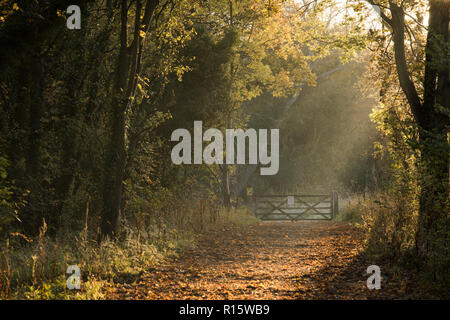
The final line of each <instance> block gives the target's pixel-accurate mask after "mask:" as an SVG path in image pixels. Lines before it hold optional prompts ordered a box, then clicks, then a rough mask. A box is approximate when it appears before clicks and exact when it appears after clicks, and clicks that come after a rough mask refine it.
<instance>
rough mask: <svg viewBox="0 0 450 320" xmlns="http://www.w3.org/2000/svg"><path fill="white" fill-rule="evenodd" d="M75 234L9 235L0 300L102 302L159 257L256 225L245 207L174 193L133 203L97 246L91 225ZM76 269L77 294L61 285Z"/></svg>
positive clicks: (0, 255) (0, 260) (0, 256)
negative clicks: (217, 232)
mask: <svg viewBox="0 0 450 320" xmlns="http://www.w3.org/2000/svg"><path fill="white" fill-rule="evenodd" d="M87 212H88V210H86V224H85V227H84V229H83V230H81V231H79V232H77V233H75V234H74V233H73V232H72V233H71V232H69V231H70V230H69V231H67V232H62V233H61V235H60V236H58V237H56V238H50V237H48V236H47V235H46V230H47V224H46V222H45V221H43V224H42V227H41V229H40V233H39V236H38V237H37V238H35V239H28V238H26V237H25V236H23V235H12V236H11V237H10V238H9V239H8V240H7V241H6V242H5V243H3V244H2V246H1V251H0V297H1V298H4V299H9V298H13V299H102V298H105V292H104V288H105V287H106V286H108V285H111V284H113V283H117V282H120V283H123V282H133V281H136V280H137V279H138V278H139V276H140V275H141V274H142V273H143V272H145V271H146V270H147V269H149V268H150V267H152V266H154V265H155V264H158V263H159V262H160V261H161V260H162V259H165V258H167V257H171V256H176V255H178V254H179V253H180V252H181V251H182V250H183V249H185V248H189V247H192V246H194V245H195V243H196V240H197V237H198V235H201V234H202V233H204V232H207V231H211V230H214V229H220V228H222V227H224V226H226V225H242V224H248V223H252V222H254V221H256V218H254V217H253V216H252V215H251V214H250V212H249V211H247V210H245V209H234V210H229V211H227V210H224V209H223V208H222V207H221V206H219V205H218V204H217V201H214V200H213V199H209V198H204V197H203V198H197V199H190V200H186V199H184V200H183V199H179V198H177V197H175V196H174V195H173V194H167V195H166V196H165V197H161V198H160V199H159V201H141V202H140V203H139V202H136V201H135V202H134V206H132V207H130V208H128V210H127V215H126V216H124V217H122V219H121V228H120V233H119V234H117V237H116V239H109V240H105V241H102V242H101V243H98V242H97V239H98V235H97V231H96V230H97V228H96V226H92V227H91V228H90V226H89V225H88V223H87V221H88V219H87ZM69 265H77V266H79V267H80V269H81V273H82V289H81V291H71V290H68V289H67V286H66V276H67V275H66V269H67V267H68V266H69Z"/></svg>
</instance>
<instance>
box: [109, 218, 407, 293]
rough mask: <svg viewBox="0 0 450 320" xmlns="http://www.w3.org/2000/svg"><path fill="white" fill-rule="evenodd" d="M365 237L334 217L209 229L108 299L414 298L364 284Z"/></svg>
mask: <svg viewBox="0 0 450 320" xmlns="http://www.w3.org/2000/svg"><path fill="white" fill-rule="evenodd" d="M361 242H362V235H361V234H360V232H359V231H358V230H357V229H355V228H353V227H351V226H349V225H347V224H343V223H338V222H329V221H301V222H295V223H292V222H262V223H257V224H254V225H250V226H247V227H244V228H237V227H236V228H228V229H226V230H222V231H220V232H215V233H209V234H206V235H205V236H204V237H202V239H201V241H200V243H199V245H198V246H197V247H196V248H195V249H193V250H189V251H186V252H184V253H183V254H182V255H181V256H180V257H179V258H177V259H172V260H169V261H166V262H165V263H163V264H162V265H160V266H158V268H155V269H153V270H149V272H148V273H146V274H145V275H143V276H142V277H141V279H140V281H139V282H137V283H136V284H131V285H126V284H124V285H120V286H118V287H116V288H115V289H114V290H113V291H112V292H111V293H110V294H109V298H110V299H367V298H369V299H370V298H391V299H392V298H411V297H410V296H408V294H407V293H406V292H407V291H408V290H407V288H406V287H405V286H402V285H401V284H398V283H395V284H391V285H387V284H386V283H383V287H382V290H372V291H370V290H368V289H367V287H366V279H367V277H368V275H366V268H367V266H368V265H369V264H367V263H368V262H367V261H364V259H363V258H361V257H360V255H359V251H360V248H361ZM380 267H381V266H380ZM386 277H387V276H386Z"/></svg>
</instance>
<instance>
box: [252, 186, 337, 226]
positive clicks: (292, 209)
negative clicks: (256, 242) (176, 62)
mask: <svg viewBox="0 0 450 320" xmlns="http://www.w3.org/2000/svg"><path fill="white" fill-rule="evenodd" d="M338 201H339V200H338V194H337V192H335V191H334V192H332V193H330V194H309V195H308V194H306V195H264V196H255V197H254V205H253V209H254V213H255V216H256V217H257V218H259V219H261V220H291V221H297V220H331V219H333V218H334V217H336V215H337V214H338V211H339V202H338Z"/></svg>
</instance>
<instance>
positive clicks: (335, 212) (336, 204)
mask: <svg viewBox="0 0 450 320" xmlns="http://www.w3.org/2000/svg"><path fill="white" fill-rule="evenodd" d="M338 213H339V194H338V193H337V191H333V218H336V216H337V215H338Z"/></svg>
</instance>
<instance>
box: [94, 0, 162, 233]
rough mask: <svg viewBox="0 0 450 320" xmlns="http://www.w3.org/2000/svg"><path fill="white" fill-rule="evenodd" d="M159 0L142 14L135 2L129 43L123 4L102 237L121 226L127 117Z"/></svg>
mask: <svg viewBox="0 0 450 320" xmlns="http://www.w3.org/2000/svg"><path fill="white" fill-rule="evenodd" d="M158 5H159V0H147V1H146V5H145V13H144V14H143V15H141V11H142V4H141V0H136V2H135V6H136V8H135V21H134V31H133V41H132V43H131V44H130V46H128V11H129V9H130V8H129V6H128V1H127V0H122V1H121V4H120V18H121V29H120V51H119V60H118V68H117V73H116V81H115V85H114V90H113V91H114V93H113V97H112V107H113V112H112V133H111V138H110V142H109V145H108V147H107V151H106V157H105V176H104V184H103V213H102V223H101V233H102V234H101V236H102V238H106V237H110V238H111V237H113V236H114V235H115V234H116V233H117V231H118V226H119V217H120V211H121V207H122V195H123V179H124V176H125V168H126V158H127V152H126V141H125V136H126V126H125V124H126V120H127V113H128V111H129V109H130V108H131V104H132V101H133V98H134V94H135V90H136V85H137V78H138V76H139V72H140V64H141V59H142V53H143V47H144V46H143V41H144V40H143V37H141V36H140V33H141V32H142V31H144V32H147V31H148V30H149V29H150V21H151V19H152V17H153V14H154V12H155V10H156V7H157V6H158Z"/></svg>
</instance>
